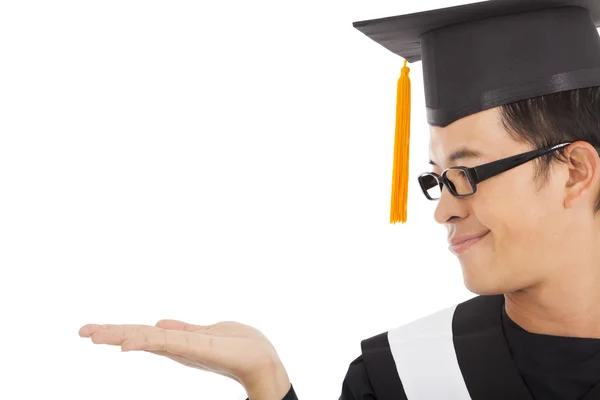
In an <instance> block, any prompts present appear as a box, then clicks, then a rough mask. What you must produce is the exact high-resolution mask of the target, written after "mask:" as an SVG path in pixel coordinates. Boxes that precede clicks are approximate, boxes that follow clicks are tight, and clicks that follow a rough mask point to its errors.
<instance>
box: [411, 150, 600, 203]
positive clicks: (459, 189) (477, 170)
mask: <svg viewBox="0 0 600 400" xmlns="http://www.w3.org/2000/svg"><path fill="white" fill-rule="evenodd" d="M570 144H571V142H569V143H563V144H559V145H556V146H551V147H544V148H542V149H536V150H531V151H528V152H526V153H522V154H517V155H515V156H511V157H507V158H503V159H501V160H496V161H492V162H490V163H487V164H483V165H479V166H477V167H473V168H467V167H450V168H447V169H445V170H444V171H443V172H442V174H441V175H438V174H436V173H435V172H425V173H423V174H421V175H420V176H419V185H420V186H421V189H422V190H423V193H424V194H425V197H427V198H428V199H429V200H437V199H439V198H440V196H441V195H442V188H443V187H444V185H445V186H446V187H447V188H448V190H449V191H450V193H451V194H452V195H453V196H454V197H458V198H462V197H468V196H472V195H474V194H475V193H476V192H477V184H478V183H480V182H483V181H484V180H486V179H489V178H491V177H493V176H496V175H498V174H501V173H502V172H506V171H508V170H509V169H512V168H515V167H518V166H519V165H521V164H524V163H526V162H528V161H531V160H533V159H535V158H538V157H541V156H543V155H546V154H549V153H551V152H553V151H556V150H560V149H562V148H564V147H565V146H568V145H570ZM596 151H598V154H600V148H598V147H596Z"/></svg>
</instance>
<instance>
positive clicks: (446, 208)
mask: <svg viewBox="0 0 600 400" xmlns="http://www.w3.org/2000/svg"><path fill="white" fill-rule="evenodd" d="M468 203H469V198H468V197H466V198H462V199H459V198H456V197H454V196H452V194H451V193H450V192H449V191H448V189H447V188H446V187H445V186H444V187H443V189H442V193H441V195H440V198H439V200H438V204H437V206H436V208H435V212H434V214H433V217H434V219H435V220H436V222H437V223H438V224H445V223H447V222H448V221H449V220H450V219H453V218H466V217H467V216H468V215H469V212H468V210H469V207H468Z"/></svg>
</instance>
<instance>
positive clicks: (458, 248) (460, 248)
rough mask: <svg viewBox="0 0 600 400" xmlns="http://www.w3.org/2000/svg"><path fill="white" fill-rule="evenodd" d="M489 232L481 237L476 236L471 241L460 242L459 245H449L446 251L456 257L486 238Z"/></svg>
mask: <svg viewBox="0 0 600 400" xmlns="http://www.w3.org/2000/svg"><path fill="white" fill-rule="evenodd" d="M490 232H491V231H487V232H486V233H484V234H483V235H481V236H477V237H475V238H473V239H469V240H465V241H464V242H461V243H457V244H453V245H450V246H449V247H448V249H449V250H450V251H451V252H452V253H454V254H456V255H459V254H463V253H464V252H465V251H467V250H469V249H470V248H471V247H473V246H474V245H475V244H477V243H478V242H479V241H480V240H481V239H483V238H484V237H486V236H487V235H488V234H489V233H490Z"/></svg>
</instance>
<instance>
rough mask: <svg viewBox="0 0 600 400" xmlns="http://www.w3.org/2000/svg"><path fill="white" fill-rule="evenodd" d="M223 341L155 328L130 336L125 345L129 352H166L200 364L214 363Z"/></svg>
mask: <svg viewBox="0 0 600 400" xmlns="http://www.w3.org/2000/svg"><path fill="white" fill-rule="evenodd" d="M222 340H223V339H222V338H220V337H214V336H210V335H204V334H201V333H198V332H185V331H180V330H171V329H161V328H154V330H148V331H146V332H143V333H135V334H131V335H129V337H128V338H127V341H126V342H125V343H123V346H122V347H123V348H124V350H125V351H127V350H146V351H149V350H152V351H164V352H168V353H171V354H173V355H178V356H182V357H187V358H190V359H192V360H198V361H200V362H204V361H207V362H214V361H215V360H214V358H215V357H218V355H215V352H214V347H215V346H216V345H218V343H219V341H222Z"/></svg>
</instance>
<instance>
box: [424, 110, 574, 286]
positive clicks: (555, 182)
mask: <svg viewBox="0 0 600 400" xmlns="http://www.w3.org/2000/svg"><path fill="white" fill-rule="evenodd" d="M499 115H500V114H499V112H498V110H497V109H496V108H493V109H489V110H485V111H483V112H479V113H476V114H472V115H470V116H467V117H465V118H462V119H460V120H458V121H455V122H454V123H452V124H450V125H448V126H446V127H443V128H440V127H433V126H432V127H431V136H430V159H431V160H432V161H433V162H434V163H435V164H436V166H433V172H436V173H438V174H441V173H442V171H443V169H445V168H448V167H451V166H458V165H462V166H466V167H475V166H477V165H480V164H484V163H487V162H491V161H495V160H498V159H501V158H505V157H509V156H512V155H516V154H519V153H523V152H526V151H529V150H531V149H532V148H531V147H530V146H529V145H526V144H523V143H519V142H516V141H515V140H513V139H512V138H511V136H510V135H509V134H508V133H507V132H506V131H505V130H504V128H503V127H502V125H501V124H500V119H499ZM464 147H467V148H469V149H472V150H475V151H477V152H480V153H482V155H481V156H478V157H463V158H460V159H458V160H456V161H453V162H449V161H448V159H449V157H450V155H451V154H452V153H453V152H455V151H456V150H458V149H461V148H464ZM534 166H535V164H534V162H533V161H530V162H527V163H525V164H522V165H520V166H518V167H516V168H513V169H511V170H508V171H506V172H503V173H501V174H499V175H497V176H495V177H492V178H490V179H487V180H485V181H483V182H481V183H479V184H478V185H477V192H476V193H475V195H473V196H470V197H466V198H462V199H459V198H455V197H453V196H452V195H451V194H450V193H449V192H448V190H446V188H444V189H443V190H442V195H441V197H440V199H439V200H438V204H437V208H436V210H435V219H436V221H437V222H438V223H440V224H443V225H444V226H446V228H447V229H448V234H449V238H450V239H457V238H464V237H474V236H478V235H481V234H485V233H486V232H487V234H486V235H485V236H483V237H481V238H480V239H478V240H477V241H476V242H474V243H473V244H472V245H471V246H470V247H468V248H467V249H466V250H464V249H460V248H457V249H455V251H453V252H455V254H456V256H457V257H458V259H459V261H460V264H461V267H462V272H463V278H464V282H465V285H466V287H467V288H468V289H469V290H470V291H471V292H473V293H476V294H500V293H508V292H514V291H516V290H519V289H522V288H526V287H530V286H532V285H535V284H536V283H539V282H541V281H543V279H544V277H545V276H546V275H547V274H548V273H551V271H549V268H551V267H549V266H551V265H553V264H556V261H557V259H558V258H560V257H564V255H561V254H560V252H561V251H562V248H561V246H562V245H564V241H565V240H566V238H565V230H567V229H572V227H571V226H570V223H569V221H568V219H567V218H565V217H564V216H563V214H564V207H563V204H564V186H562V187H561V184H562V185H564V180H561V179H552V180H551V181H550V182H549V183H548V184H546V185H545V186H543V187H542V188H541V189H539V187H540V185H539V184H537V183H536V181H535V179H534V178H535V169H534ZM558 173H559V174H561V173H562V174H563V175H561V178H566V179H567V180H568V176H566V177H565V176H564V173H563V172H558ZM566 173H567V175H568V170H567V172H566ZM551 174H555V172H553V171H551ZM451 251H452V250H451Z"/></svg>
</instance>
